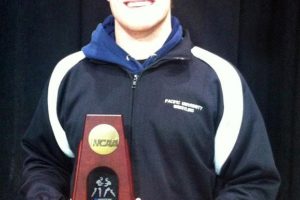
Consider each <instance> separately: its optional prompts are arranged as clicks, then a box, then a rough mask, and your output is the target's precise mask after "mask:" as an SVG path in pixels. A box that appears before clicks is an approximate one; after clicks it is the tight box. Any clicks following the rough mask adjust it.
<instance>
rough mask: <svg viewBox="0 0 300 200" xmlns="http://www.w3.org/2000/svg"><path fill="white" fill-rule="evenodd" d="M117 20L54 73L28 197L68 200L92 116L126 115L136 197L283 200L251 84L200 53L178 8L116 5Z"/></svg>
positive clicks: (32, 131)
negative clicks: (175, 10) (176, 13)
mask: <svg viewBox="0 0 300 200" xmlns="http://www.w3.org/2000/svg"><path fill="white" fill-rule="evenodd" d="M109 3H110V7H111V10H112V13H113V16H109V17H108V18H107V19H106V20H105V21H104V22H103V23H102V24H100V25H99V26H98V27H97V29H96V30H95V31H94V33H93V35H92V39H91V42H90V43H89V44H88V45H87V46H85V47H84V48H83V49H82V51H80V52H77V53H75V54H72V55H70V56H68V57H66V58H64V59H63V60H62V61H61V62H59V63H58V65H57V66H56V67H55V69H54V72H53V74H52V76H51V79H50V81H49V86H48V88H47V89H46V90H45V92H44V94H43V96H42V98H41V101H40V104H39V107H38V109H37V111H36V113H35V116H34V118H33V121H32V123H31V126H30V127H29V129H28V132H27V134H26V135H25V137H24V140H23V145H24V147H25V149H26V151H27V153H28V158H27V159H26V161H25V166H24V183H23V185H22V188H21V193H22V194H23V195H24V196H25V197H26V198H28V199H31V198H32V199H46V198H47V197H51V198H52V199H66V198H69V191H70V182H71V181H70V180H71V177H72V175H74V173H73V172H72V170H73V168H74V162H75V160H76V158H74V157H75V154H76V152H77V149H78V144H79V141H80V139H81V137H82V130H83V126H84V119H85V116H86V114H122V115H123V117H124V124H125V132H126V137H127V139H128V142H129V147H130V152H131V160H132V165H133V176H134V186H135V193H136V197H140V198H141V199H142V200H155V199H167V200H176V199H178V200H182V199H191V200H200V199H203V200H209V199H218V200H221V199H222V200H225V199H228V200H232V199H253V200H254V199H255V200H258V199H266V200H270V199H275V197H276V193H277V189H278V186H279V182H280V181H279V175H278V172H277V170H276V167H275V164H274V161H273V157H272V152H271V149H270V145H269V141H268V138H267V134H266V130H265V127H264V124H263V119H262V117H261V114H260V112H259V110H258V108H257V106H256V104H255V101H254V99H253V97H252V95H251V92H250V91H249V88H248V86H247V85H246V83H245V81H244V80H243V78H241V76H240V74H239V73H238V72H237V71H236V69H235V68H234V67H232V66H231V65H230V64H229V63H228V62H226V61H225V60H223V59H222V58H220V57H218V56H216V55H214V54H212V53H209V52H207V51H205V50H203V49H201V48H199V47H194V46H193V44H192V42H191V41H190V38H189V34H188V33H187V32H185V31H183V29H182V27H181V25H180V23H179V21H178V20H177V19H176V18H175V17H172V16H171V0H110V1H109Z"/></svg>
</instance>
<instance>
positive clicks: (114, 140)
mask: <svg viewBox="0 0 300 200" xmlns="http://www.w3.org/2000/svg"><path fill="white" fill-rule="evenodd" d="M133 199H134V195H133V183H132V174H131V163H130V157H129V150H128V145H127V141H126V140H125V135H124V128H123V121H122V116H121V115H91V114H89V115H87V116H86V121H85V127H84V133H83V139H82V140H81V142H80V145H79V148H78V155H77V164H76V174H75V179H74V184H73V192H72V200H133Z"/></svg>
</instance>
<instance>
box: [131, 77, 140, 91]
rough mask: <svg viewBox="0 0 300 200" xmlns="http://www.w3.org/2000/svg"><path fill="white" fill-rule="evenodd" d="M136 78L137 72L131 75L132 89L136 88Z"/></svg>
mask: <svg viewBox="0 0 300 200" xmlns="http://www.w3.org/2000/svg"><path fill="white" fill-rule="evenodd" d="M138 79H139V75H137V74H135V75H133V80H132V86H131V87H132V88H133V89H134V88H136V83H137V81H138Z"/></svg>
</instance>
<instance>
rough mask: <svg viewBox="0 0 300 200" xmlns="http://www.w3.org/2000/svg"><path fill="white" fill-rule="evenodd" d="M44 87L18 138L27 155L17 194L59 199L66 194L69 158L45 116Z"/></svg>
mask: <svg viewBox="0 0 300 200" xmlns="http://www.w3.org/2000/svg"><path fill="white" fill-rule="evenodd" d="M46 91H47V90H44V92H43V95H42V97H41V99H40V102H39V105H38V107H37V110H36V112H35V114H34V117H33V119H32V121H31V124H30V126H29V128H28V130H27V132H26V134H25V136H24V137H23V140H22V145H23V148H24V149H25V152H26V154H27V158H26V160H25V162H24V166H23V177H22V185H21V188H20V195H21V196H22V197H23V198H24V199H35V200H36V199H38V200H44V199H59V200H63V199H67V196H68V195H69V186H70V177H71V173H72V160H71V159H70V158H68V157H67V156H65V155H64V153H63V152H62V151H61V150H60V148H59V147H58V144H57V143H56V140H55V137H54V134H53V132H52V128H51V125H50V122H49V117H48V109H47V92H46Z"/></svg>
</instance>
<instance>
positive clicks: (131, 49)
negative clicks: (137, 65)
mask: <svg viewBox="0 0 300 200" xmlns="http://www.w3.org/2000/svg"><path fill="white" fill-rule="evenodd" d="M171 31H172V24H171V16H169V17H168V18H167V19H165V20H164V21H163V22H161V23H160V24H158V25H157V26H156V27H153V28H152V29H149V30H143V31H130V30H126V29H124V28H123V27H122V26H121V25H120V24H119V23H118V22H117V21H115V35H116V42H117V44H118V45H119V46H120V47H122V48H123V49H124V50H125V51H126V52H127V53H129V55H130V56H132V57H133V58H135V59H136V60H143V59H147V58H148V57H149V56H151V55H153V54H154V53H155V52H156V51H157V50H159V49H160V48H161V47H162V46H163V44H164V43H165V41H166V40H167V38H168V36H169V35H170V33H171Z"/></svg>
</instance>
